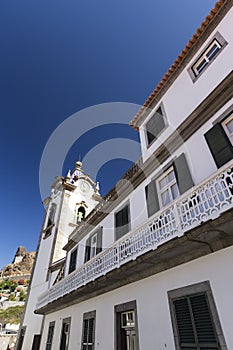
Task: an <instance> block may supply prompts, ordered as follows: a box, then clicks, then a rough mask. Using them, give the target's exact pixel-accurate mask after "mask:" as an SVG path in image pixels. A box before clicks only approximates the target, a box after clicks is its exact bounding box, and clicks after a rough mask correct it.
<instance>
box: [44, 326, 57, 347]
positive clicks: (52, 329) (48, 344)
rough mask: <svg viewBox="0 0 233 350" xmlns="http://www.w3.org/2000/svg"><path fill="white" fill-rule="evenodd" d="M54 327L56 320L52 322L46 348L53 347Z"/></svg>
mask: <svg viewBox="0 0 233 350" xmlns="http://www.w3.org/2000/svg"><path fill="white" fill-rule="evenodd" d="M54 327H55V322H50V323H49V330H48V336H47V342H46V349H45V350H51V349H52V343H53V333H54Z"/></svg>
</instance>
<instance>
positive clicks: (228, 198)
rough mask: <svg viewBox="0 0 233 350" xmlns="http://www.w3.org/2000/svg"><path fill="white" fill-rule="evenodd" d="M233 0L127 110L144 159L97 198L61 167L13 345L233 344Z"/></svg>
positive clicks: (93, 349)
mask: <svg viewBox="0 0 233 350" xmlns="http://www.w3.org/2000/svg"><path fill="white" fill-rule="evenodd" d="M232 5H233V1H232V0H220V1H218V2H217V3H216V6H215V8H214V9H213V10H212V11H211V13H210V14H209V16H207V18H206V20H205V21H204V22H203V23H202V25H201V27H200V28H199V29H198V30H197V32H196V33H195V34H194V36H193V37H192V39H191V40H190V41H189V43H188V44H187V46H186V47H185V48H184V50H183V51H182V52H181V54H180V55H179V57H178V59H177V60H176V61H175V62H174V64H173V65H172V67H171V68H170V69H169V71H168V72H167V74H166V75H165V76H164V78H163V79H162V81H161V82H160V83H159V84H158V86H157V87H156V88H155V90H154V91H153V93H152V94H151V95H150V96H149V98H148V100H147V101H146V102H145V104H144V105H143V106H142V108H141V110H140V111H139V112H138V114H137V115H136V116H135V118H134V119H133V120H132V121H131V125H132V127H134V128H135V129H137V130H138V131H139V134H140V142H141V153H142V157H141V159H140V160H139V161H138V162H136V163H135V164H134V165H133V166H132V168H130V169H129V171H128V172H127V173H126V175H125V176H124V177H123V178H122V179H121V180H120V181H119V182H118V183H117V184H116V186H115V187H114V188H113V189H112V190H111V191H110V192H109V193H108V194H107V196H105V198H101V196H100V195H99V192H98V190H99V188H98V185H96V184H95V183H94V182H93V181H92V180H91V179H90V177H89V176H88V175H85V174H84V173H83V171H82V164H81V162H77V163H76V167H75V169H74V170H73V172H72V173H68V175H67V177H66V178H62V177H57V178H56V181H55V183H54V184H53V186H52V191H51V195H50V197H49V198H47V199H46V200H45V205H46V206H47V214H46V215H45V220H44V223H43V227H42V231H41V235H40V239H39V244H38V249H37V258H36V263H35V267H34V273H33V278H32V281H31V287H30V293H29V298H28V302H27V307H26V310H25V315H24V319H23V322H22V325H21V331H20V336H19V339H18V346H17V349H18V350H20V349H23V350H28V349H46V350H51V349H52V350H59V349H60V350H68V349H69V350H73V349H81V350H98V349H100V350H111V349H112V350H144V349H159V350H160V349H183V350H186V349H190V350H191V349H192V350H194V349H199V350H204V349H212V350H213V349H214V350H217V349H218V350H219V349H221V350H222V349H224V350H225V349H229V350H230V349H233V323H232V314H233V301H232V294H233V279H232V271H231V270H232V262H233V247H232V245H233V215H232V214H233V160H232V159H233V89H232V83H233V72H232V66H233V60H232V57H233V30H232V23H233V8H232Z"/></svg>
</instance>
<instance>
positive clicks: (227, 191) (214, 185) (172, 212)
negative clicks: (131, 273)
mask: <svg viewBox="0 0 233 350" xmlns="http://www.w3.org/2000/svg"><path fill="white" fill-rule="evenodd" d="M232 207H233V162H231V163H228V164H227V165H226V166H225V167H222V168H221V169H219V170H218V171H217V172H216V173H215V174H214V175H213V176H211V177H209V178H208V179H207V180H205V181H204V182H202V183H201V184H199V185H198V186H196V187H193V188H192V189H191V190H190V191H188V192H186V193H185V194H184V195H182V196H180V197H179V198H177V200H175V201H174V202H172V203H170V205H168V206H167V207H166V208H164V209H163V210H161V211H159V212H157V213H156V214H154V215H153V216H152V217H151V218H149V220H147V221H146V222H145V223H144V224H143V225H141V226H140V227H139V228H137V229H135V230H133V231H131V232H129V233H128V234H126V235H124V236H123V237H122V238H121V239H119V240H118V241H116V242H115V243H114V244H113V245H112V246H110V247H109V248H106V249H105V250H104V251H102V252H101V253H100V254H98V255H97V256H96V257H94V258H92V259H91V260H90V261H88V262H87V263H85V264H84V265H82V266H81V267H79V268H78V269H77V270H75V271H74V272H72V273H71V274H70V275H68V276H66V277H65V278H64V279H63V280H61V281H60V282H58V283H57V284H56V285H54V286H53V287H52V288H51V289H49V290H47V291H46V292H45V293H43V294H42V295H40V296H39V298H38V304H37V308H41V307H42V306H45V305H46V304H48V303H49V302H52V301H53V300H56V299H58V298H60V297H62V296H63V295H65V294H68V293H70V292H71V291H73V290H75V289H77V288H79V287H81V286H84V285H85V284H87V283H89V282H91V281H94V280H95V279H97V278H98V277H100V276H102V275H105V274H106V273H108V272H109V271H112V270H114V269H116V268H118V267H120V266H121V265H123V264H125V263H127V262H128V261H130V260H134V259H136V258H137V257H138V256H140V255H142V254H144V253H145V252H148V251H150V250H154V249H156V248H157V247H158V246H159V245H161V244H163V243H165V242H167V241H169V240H171V239H172V238H174V237H179V236H182V235H184V234H185V232H186V231H188V230H190V229H191V228H193V227H196V226H198V225H200V224H201V223H202V222H204V221H207V220H211V219H215V218H216V217H218V216H219V215H220V214H221V213H222V212H224V211H226V210H228V209H229V208H232Z"/></svg>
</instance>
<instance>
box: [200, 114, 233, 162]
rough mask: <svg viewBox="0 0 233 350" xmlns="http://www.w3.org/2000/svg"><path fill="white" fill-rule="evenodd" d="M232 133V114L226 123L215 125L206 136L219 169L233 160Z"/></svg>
mask: <svg viewBox="0 0 233 350" xmlns="http://www.w3.org/2000/svg"><path fill="white" fill-rule="evenodd" d="M232 131H233V115H232V114H231V115H230V116H229V117H227V118H226V119H225V120H224V121H222V122H219V123H217V124H215V125H214V126H213V127H212V128H211V129H210V130H209V131H207V133H205V135H204V136H205V139H206V142H207V144H208V146H209V149H210V152H211V154H212V156H213V158H214V161H215V163H216V166H217V167H218V168H220V167H221V166H222V165H224V164H225V163H227V162H229V161H230V160H232V158H233V145H232V142H233V141H232Z"/></svg>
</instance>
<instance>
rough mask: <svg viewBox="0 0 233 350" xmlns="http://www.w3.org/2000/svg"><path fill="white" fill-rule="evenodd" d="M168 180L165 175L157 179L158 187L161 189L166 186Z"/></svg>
mask: <svg viewBox="0 0 233 350" xmlns="http://www.w3.org/2000/svg"><path fill="white" fill-rule="evenodd" d="M167 182H168V180H167V177H166V176H165V177H164V178H163V179H162V180H160V181H159V188H160V189H162V188H164V187H165V186H166V184H167Z"/></svg>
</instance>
